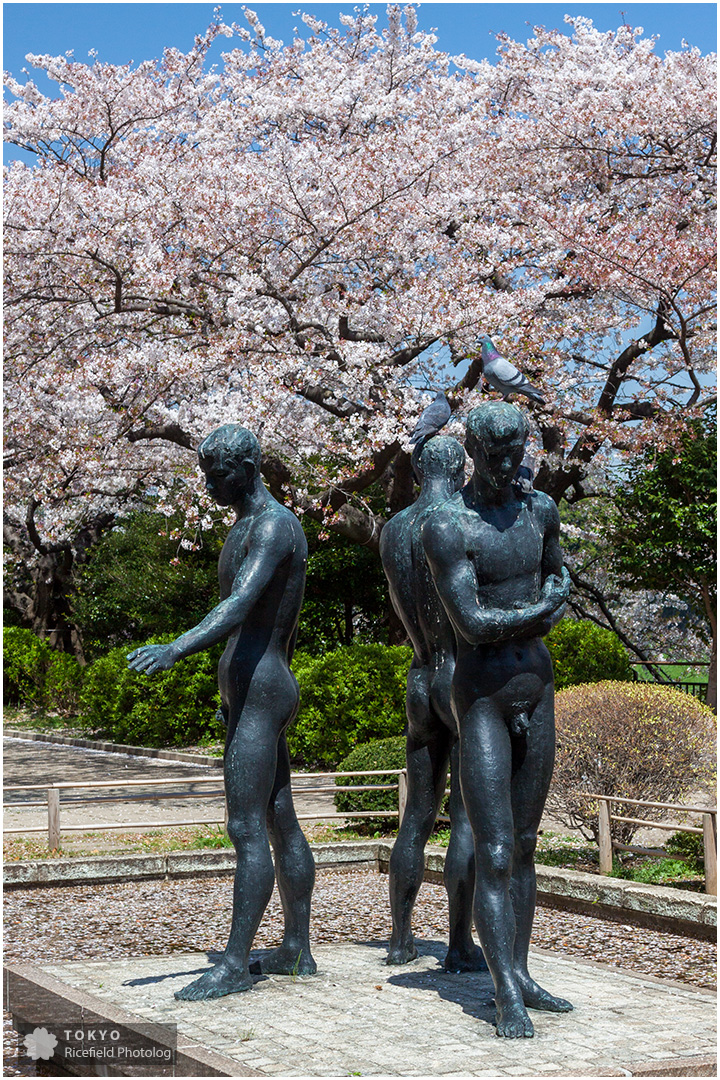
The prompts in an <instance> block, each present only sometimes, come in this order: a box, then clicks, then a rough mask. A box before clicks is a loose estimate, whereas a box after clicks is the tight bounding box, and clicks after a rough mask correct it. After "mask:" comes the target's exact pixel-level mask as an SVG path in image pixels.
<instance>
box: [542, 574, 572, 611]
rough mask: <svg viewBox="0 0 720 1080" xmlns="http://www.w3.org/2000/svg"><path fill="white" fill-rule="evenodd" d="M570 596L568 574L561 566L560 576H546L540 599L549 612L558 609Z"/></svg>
mask: <svg viewBox="0 0 720 1080" xmlns="http://www.w3.org/2000/svg"><path fill="white" fill-rule="evenodd" d="M569 595H570V574H569V573H568V571H567V568H566V567H564V566H563V568H562V570H561V571H560V574H559V575H558V574H548V576H547V577H546V579H545V581H544V583H543V588H542V599H543V600H544V601H546V602H547V604H548V605H549V607H550V609H551V610H553V611H554V610H555V609H556V608H559V607H560V605H561V604H564V603H565V601H566V600H567V598H568V596H569Z"/></svg>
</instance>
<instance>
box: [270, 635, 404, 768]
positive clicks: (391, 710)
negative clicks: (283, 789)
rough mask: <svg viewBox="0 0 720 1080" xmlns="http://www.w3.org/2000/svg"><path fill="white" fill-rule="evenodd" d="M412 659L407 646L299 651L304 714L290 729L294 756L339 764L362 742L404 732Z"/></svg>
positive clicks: (319, 764) (317, 764) (296, 666)
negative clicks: (320, 652) (319, 653)
mask: <svg viewBox="0 0 720 1080" xmlns="http://www.w3.org/2000/svg"><path fill="white" fill-rule="evenodd" d="M411 661H412V650H411V649H410V648H408V647H407V646H401V645H396V646H387V645H348V646H347V647H345V648H341V649H336V650H335V651H334V652H330V653H327V654H326V655H325V656H321V657H310V656H308V655H307V654H306V653H297V654H296V656H295V658H294V660H293V671H294V672H295V677H296V678H297V680H298V683H299V685H300V712H299V714H298V718H297V720H296V722H295V723H294V724H293V725H292V726H291V728H290V729H289V731H288V748H289V750H290V754H291V756H292V757H293V758H294V759H295V760H300V761H302V762H303V763H304V764H305V765H307V766H309V767H311V768H324V767H328V766H330V767H334V766H336V765H337V763H338V762H339V761H341V760H342V759H343V758H345V757H346V756H347V754H349V753H350V751H351V750H353V749H354V747H355V746H357V745H358V744H359V743H365V742H367V741H368V740H370V739H378V738H387V737H389V736H393V735H401V734H402V732H403V730H404V727H405V684H406V680H407V673H408V669H409V667H410V663H411Z"/></svg>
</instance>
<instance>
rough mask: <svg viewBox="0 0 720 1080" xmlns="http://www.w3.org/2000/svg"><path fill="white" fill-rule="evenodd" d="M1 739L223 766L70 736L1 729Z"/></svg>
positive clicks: (207, 757)
mask: <svg viewBox="0 0 720 1080" xmlns="http://www.w3.org/2000/svg"><path fill="white" fill-rule="evenodd" d="M3 738H7V739H27V740H28V741H30V742H49V743H56V744H57V745H59V746H77V747H80V748H81V749H83V750H100V751H102V752H103V753H106V754H127V755H128V756H129V757H149V758H160V759H161V760H163V761H177V762H180V763H183V764H186V765H205V766H207V767H209V768H211V769H221V768H222V764H223V759H222V758H221V757H214V756H213V755H212V754H190V753H186V752H184V751H182V750H159V749H156V748H155V747H152V746H129V745H127V744H125V743H114V742H106V741H105V740H103V739H81V738H75V737H74V736H72V735H53V734H52V733H50V732H44V731H15V730H13V729H12V728H3Z"/></svg>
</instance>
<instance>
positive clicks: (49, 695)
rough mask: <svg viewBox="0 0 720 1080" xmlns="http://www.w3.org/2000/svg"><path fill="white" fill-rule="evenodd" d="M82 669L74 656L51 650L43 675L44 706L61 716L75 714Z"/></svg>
mask: <svg viewBox="0 0 720 1080" xmlns="http://www.w3.org/2000/svg"><path fill="white" fill-rule="evenodd" d="M84 670H85V669H84V668H81V667H80V665H79V664H78V662H77V660H76V659H75V657H74V656H68V654H67V653H60V652H53V654H52V656H51V657H50V663H49V665H48V669H47V673H46V675H45V692H44V703H45V707H46V708H47V709H51V710H52V711H53V712H58V713H60V714H61V715H62V716H77V713H78V709H79V708H80V694H81V692H82V683H83V674H84Z"/></svg>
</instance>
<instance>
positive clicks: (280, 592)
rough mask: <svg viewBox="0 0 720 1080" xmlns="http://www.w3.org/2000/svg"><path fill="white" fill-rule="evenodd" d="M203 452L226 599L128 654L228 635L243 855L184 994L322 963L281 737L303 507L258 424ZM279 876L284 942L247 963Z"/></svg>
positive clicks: (222, 680)
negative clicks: (282, 496)
mask: <svg viewBox="0 0 720 1080" xmlns="http://www.w3.org/2000/svg"><path fill="white" fill-rule="evenodd" d="M198 455H199V459H200V465H201V468H202V469H203V472H204V473H205V478H206V484H207V490H208V491H209V492H210V494H211V495H212V496H213V498H214V499H215V501H216V502H217V503H218V504H219V505H220V506H231V507H232V508H233V509H234V511H235V513H236V516H237V517H236V521H235V524H234V525H233V526H232V528H231V530H230V532H229V534H228V537H227V539H226V541H225V544H224V546H223V549H222V552H221V554H220V561H219V565H218V574H219V578H220V596H221V600H220V603H219V604H218V605H217V607H215V608H214V609H213V610H212V611H211V612H210V614H209V615H208V616H207V617H206V618H205V619H203V621H202V622H201V623H199V624H198V626H196V627H194V628H193V629H192V630H189V631H188V632H187V633H186V634H182V635H181V636H180V637H179V638H177V639H176V640H175V641H173V642H171V643H170V644H169V645H144V646H142V647H141V648H139V649H135V650H134V651H133V652H131V653H130V654H129V655H128V662H129V665H130V667H131V668H133V669H134V670H135V671H138V672H144V673H145V674H148V675H151V674H153V673H154V672H156V671H167V670H168V669H169V668H171V667H172V666H173V664H175V663H176V662H177V661H178V660H182V658H183V657H185V656H190V655H192V654H193V653H196V652H200V651H201V650H203V649H207V648H209V647H210V646H211V645H214V644H216V642H219V641H224V640H227V646H226V648H225V651H224V653H223V655H222V658H221V660H220V664H219V668H218V682H219V686H220V696H221V700H222V713H223V717H224V719H225V722H226V724H227V739H226V743H225V758H224V768H225V794H226V799H227V810H228V823H227V829H228V834H229V836H230V839H231V840H232V842H233V844H234V846H235V851H236V853H237V869H236V871H235V884H234V893H233V911H232V924H231V928H230V936H229V940H228V943H227V947H226V949H225V952H224V954H223V957H222V959H221V960H220V961H219V963H218V964H216V965H215V967H213V968H212V969H211V970H210V971H208V972H206V973H205V974H203V975H202V976H201V977H200V978H199V979H196V980H195V982H193V983H191V984H190V985H189V986H186V987H184V988H183V989H182V990H180V991H178V993H176V995H175V996H176V997H177V998H180V999H184V1000H196V999H203V998H215V997H222V996H224V995H225V994H232V993H237V992H238V991H241V990H249V989H250V988H251V986H252V974H254V973H257V972H272V973H278V974H286V975H289V974H300V975H311V974H314V973H315V971H316V966H315V961H314V960H313V958H312V954H311V952H310V939H309V924H310V898H311V895H312V890H313V885H314V881H315V864H314V861H313V857H312V853H311V851H310V847H309V845H308V842H307V840H306V839H305V836H304V834H303V832H302V830H301V828H300V825H299V823H298V820H297V816H296V814H295V809H294V807H293V802H292V794H291V791H290V760H289V757H288V749H287V742H286V739H285V731H286V728H287V727H288V725H289V724H290V723H291V721H292V720H293V719H294V717H295V715H296V713H297V709H298V704H299V694H298V684H297V681H296V680H295V677H294V676H293V674H292V672H291V671H290V660H291V658H292V654H293V650H294V648H295V640H296V636H297V624H298V618H299V615H300V607H301V605H302V599H303V592H304V589H305V575H306V570H307V552H308V549H307V542H306V540H305V535H304V533H303V530H302V527H301V525H300V522H299V521H298V520H297V518H296V517H295V515H294V514H293V513H291V511H290V510H288V509H287V507H284V506H282V505H281V504H280V503H278V502H277V501H276V500H275V499H274V498H273V497H272V495H271V494H270V493H269V491H268V490H267V489H266V487H265V485H264V484H263V482H262V479H261V477H260V447H259V445H258V442H257V439H256V438H255V436H254V435H252V434H251V432H249V431H247V430H246V429H245V428H243V427H240V425H238V424H226V425H225V426H223V427H221V428H218V429H217V430H216V431H213V432H212V434H210V435H209V436H208V437H207V438H206V439H205V440H204V441H203V442H202V443H201V445H200V447H199V450H198ZM268 833H269V836H268ZM270 841H271V842H272V846H273V850H274V852H275V869H273V860H272V856H271V853H270ZM276 874H277V882H278V890H279V892H280V899H281V902H282V907H283V914H284V917H285V931H284V936H283V941H282V944H281V945H280V946H279V947H278V948H277V949H275V950H273V951H272V952H271V953H270V954H269V956H268V957H266V958H265V959H264V960H262V961H261V962H258V963H256V964H254V965H252V969H251V968H250V967H249V966H248V959H249V952H250V947H251V945H252V942H253V938H254V937H255V933H256V931H257V928H258V926H259V924H260V920H261V918H262V915H263V913H264V911H265V908H266V907H267V905H268V902H269V900H270V896H271V894H272V890H273V884H274V881H275V875H276Z"/></svg>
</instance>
